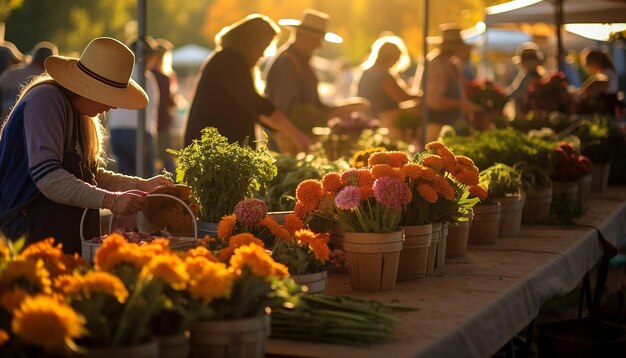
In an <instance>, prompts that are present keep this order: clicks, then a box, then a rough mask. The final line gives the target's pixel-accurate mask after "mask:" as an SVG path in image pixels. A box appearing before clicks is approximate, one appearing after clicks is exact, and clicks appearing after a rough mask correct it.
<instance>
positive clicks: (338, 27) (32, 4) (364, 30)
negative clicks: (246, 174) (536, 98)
mask: <svg viewBox="0 0 626 358" xmlns="http://www.w3.org/2000/svg"><path fill="white" fill-rule="evenodd" d="M424 1H425V0H194V1H189V0H148V1H147V7H148V9H147V28H148V33H149V34H150V35H152V36H154V37H163V38H167V39H169V40H170V41H172V42H173V43H174V45H175V46H183V45H186V44H189V43H195V44H198V45H201V46H207V47H213V36H214V35H215V34H216V33H217V32H218V31H219V30H220V29H221V28H222V27H224V26H226V25H229V24H231V23H233V22H234V21H236V20H238V19H240V18H242V17H244V16H245V15H248V14H250V13H253V12H259V13H263V14H266V15H268V16H270V17H271V18H273V19H275V20H278V19H280V18H298V17H299V15H300V12H301V11H302V9H304V8H315V9H318V10H320V11H324V12H327V13H328V14H330V16H331V19H330V23H329V30H330V31H333V32H337V33H338V34H340V35H341V36H343V37H344V38H345V39H346V41H345V43H343V44H341V45H333V46H327V47H326V48H324V49H323V52H324V54H326V55H327V56H330V57H334V56H339V55H344V56H346V57H347V58H349V59H350V60H351V61H352V62H360V61H361V60H362V59H363V58H364V57H365V56H366V55H367V53H368V51H369V47H370V45H371V43H372V42H373V41H374V40H375V39H376V38H377V36H378V35H379V34H380V33H381V32H382V31H392V32H394V33H396V34H397V35H399V36H401V37H402V38H403V39H404V40H405V41H406V42H407V45H408V47H409V50H410V51H411V54H412V56H414V57H415V56H419V55H420V54H421V53H422V48H421V46H422V38H423V36H424V34H423V31H422V18H423V6H424ZM500 2H504V1H498V0H479V1H475V0H449V1H433V0H430V24H431V25H430V29H429V35H436V34H438V29H437V28H438V25H439V24H441V23H447V22H455V23H458V24H459V25H461V26H462V27H469V26H473V25H474V24H475V23H476V22H477V21H480V20H481V19H482V17H483V9H484V7H485V6H488V5H492V4H494V3H500ZM2 19H5V22H6V34H5V38H6V39H7V40H9V41H12V42H14V43H15V44H16V45H17V46H18V47H19V48H20V49H21V50H22V51H28V50H29V49H30V48H32V47H33V46H34V45H35V44H36V43H37V42H39V41H43V40H48V41H52V42H54V43H56V44H57V45H58V46H59V49H60V51H61V52H62V53H63V54H73V55H76V54H77V52H79V51H81V50H82V49H83V48H84V47H85V45H86V44H87V43H88V42H89V41H90V40H91V39H93V38H94V37H97V36H112V37H115V38H118V39H120V40H123V41H128V40H129V39H130V38H132V37H134V36H136V34H137V26H136V19H137V0H0V21H2ZM284 32H285V34H284V38H283V40H284V39H286V37H287V35H288V32H289V31H288V30H285V31H284Z"/></svg>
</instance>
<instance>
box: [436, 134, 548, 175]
mask: <svg viewBox="0 0 626 358" xmlns="http://www.w3.org/2000/svg"><path fill="white" fill-rule="evenodd" d="M443 143H444V144H445V145H446V146H447V147H448V148H450V150H451V151H453V152H454V153H455V154H456V155H465V156H467V157H470V158H472V159H473V160H474V163H475V164H476V166H477V167H478V168H479V169H481V170H484V169H486V168H488V167H490V166H492V165H494V164H495V163H503V164H506V165H509V166H513V165H515V164H516V163H518V162H522V161H524V162H526V163H529V164H533V165H537V166H539V167H541V168H543V169H544V170H546V171H548V172H549V171H551V165H552V164H551V163H552V162H551V161H550V155H551V153H552V150H553V149H554V147H555V145H556V142H555V141H552V140H546V139H542V138H533V137H530V136H528V135H526V134H524V133H521V132H518V131H516V130H515V129H513V128H504V129H496V130H491V131H486V132H477V133H474V134H473V135H471V136H469V137H463V136H455V135H448V136H445V137H444V138H443Z"/></svg>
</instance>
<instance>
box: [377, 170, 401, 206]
mask: <svg viewBox="0 0 626 358" xmlns="http://www.w3.org/2000/svg"><path fill="white" fill-rule="evenodd" d="M373 189H374V198H376V201H377V202H379V203H381V204H383V205H384V206H388V207H390V208H392V209H400V207H402V204H404V203H405V202H406V196H407V195H406V192H407V191H406V184H404V183H403V182H402V181H400V180H399V179H396V178H392V177H380V178H378V179H376V181H374V186H373Z"/></svg>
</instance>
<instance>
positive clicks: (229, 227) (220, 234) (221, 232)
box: [217, 214, 237, 241]
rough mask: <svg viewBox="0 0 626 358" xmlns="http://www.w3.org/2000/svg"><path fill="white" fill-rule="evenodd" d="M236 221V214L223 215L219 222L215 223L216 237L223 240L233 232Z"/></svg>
mask: <svg viewBox="0 0 626 358" xmlns="http://www.w3.org/2000/svg"><path fill="white" fill-rule="evenodd" d="M236 223H237V215H235V214H231V215H227V216H224V217H223V218H222V220H220V223H219V224H217V238H218V239H220V240H222V241H224V240H226V239H228V237H229V236H230V235H232V234H233V231H234V230H235V224H236Z"/></svg>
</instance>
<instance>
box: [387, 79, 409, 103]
mask: <svg viewBox="0 0 626 358" xmlns="http://www.w3.org/2000/svg"><path fill="white" fill-rule="evenodd" d="M382 87H383V91H384V92H385V93H386V94H387V96H389V98H391V99H392V100H393V101H394V102H396V103H400V102H404V101H408V100H411V99H416V98H417V96H416V95H413V94H411V93H409V91H408V89H407V88H406V86H405V85H404V83H403V81H402V80H401V79H399V78H396V77H395V76H393V75H392V74H388V75H387V76H385V78H383V81H382Z"/></svg>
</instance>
